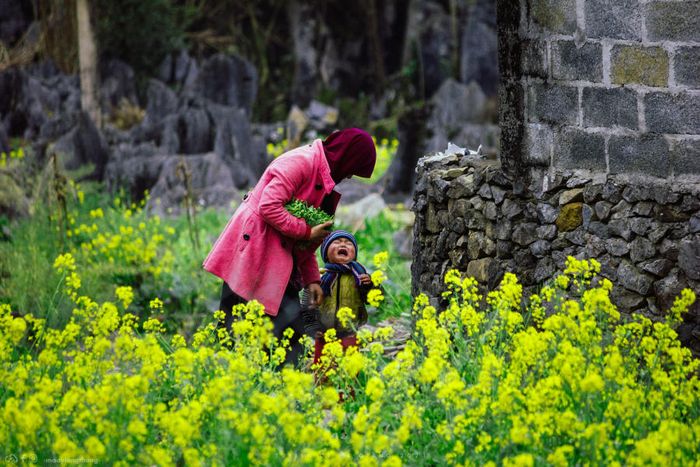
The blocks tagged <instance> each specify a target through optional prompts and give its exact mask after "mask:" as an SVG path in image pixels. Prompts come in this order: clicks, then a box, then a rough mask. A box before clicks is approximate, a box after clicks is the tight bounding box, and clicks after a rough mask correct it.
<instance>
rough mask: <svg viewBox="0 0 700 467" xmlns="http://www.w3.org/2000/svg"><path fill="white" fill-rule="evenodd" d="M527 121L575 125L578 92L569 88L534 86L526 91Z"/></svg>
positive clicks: (573, 88)
mask: <svg viewBox="0 0 700 467" xmlns="http://www.w3.org/2000/svg"><path fill="white" fill-rule="evenodd" d="M528 99H529V102H528V109H527V110H528V120H529V121H531V122H545V123H555V124H567V123H568V124H575V123H576V119H577V117H578V90H577V89H576V88H575V87H571V86H560V85H556V84H534V85H532V86H531V87H530V88H529V89H528Z"/></svg>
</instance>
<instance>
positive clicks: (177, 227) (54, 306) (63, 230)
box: [0, 185, 700, 466]
mask: <svg viewBox="0 0 700 467" xmlns="http://www.w3.org/2000/svg"><path fill="white" fill-rule="evenodd" d="M75 190H76V191H75V193H74V196H73V197H69V205H68V208H67V209H66V211H60V210H58V211H57V210H56V209H54V210H52V211H51V212H52V215H51V216H48V215H47V216H43V215H36V216H35V218H34V220H32V221H31V222H32V223H31V224H30V225H23V224H18V225H16V226H14V230H13V236H12V238H11V241H9V242H7V241H6V242H4V243H0V248H1V249H2V251H1V252H2V258H3V259H2V263H1V264H0V266H1V267H2V271H3V277H4V278H3V282H2V287H0V292H1V293H0V298H1V300H0V359H1V364H0V372H1V373H2V376H1V377H0V381H2V386H1V389H0V421H1V422H0V446H1V447H2V452H0V454H3V455H4V456H5V459H10V460H14V459H16V460H17V461H18V462H22V463H24V464H34V463H40V464H43V463H47V462H91V463H105V464H117V465H133V464H149V465H342V464H349V465H363V466H365V465H366V466H372V465H389V466H392V465H505V466H510V465H575V464H588V465H601V464H617V465H623V464H624V465H697V459H698V458H699V457H700V448H699V446H700V418H699V415H700V382H699V380H698V374H699V372H698V368H699V366H700V363H699V362H698V361H697V360H693V359H692V357H691V355H690V352H689V351H688V350H687V349H685V348H683V347H681V346H680V344H679V342H678V339H677V336H676V333H675V331H674V327H675V326H676V325H677V324H678V323H679V322H680V320H681V316H682V313H683V312H684V311H685V310H687V308H688V307H689V306H690V305H691V304H692V303H693V301H694V300H695V296H694V294H693V292H691V291H690V290H686V291H684V292H683V293H682V294H681V296H680V297H678V299H677V300H676V303H675V305H674V306H673V308H672V309H671V310H670V311H669V312H668V314H667V317H666V320H665V321H664V322H651V321H650V320H648V319H646V318H644V317H641V316H636V317H634V318H633V319H631V320H628V321H624V320H623V318H622V317H621V316H620V314H619V313H618V312H617V310H616V309H615V307H614V306H613V305H612V304H611V302H610V298H609V296H610V291H611V288H612V284H611V283H610V282H609V281H607V280H606V279H603V278H600V277H599V276H598V275H597V273H598V272H599V268H600V265H599V264H598V263H597V262H596V261H595V260H589V261H579V260H575V259H573V258H570V259H569V261H568V263H567V268H566V270H565V271H563V273H562V274H560V275H559V276H557V277H556V278H553V279H552V280H551V281H550V282H549V283H548V284H547V285H545V286H543V287H542V288H541V290H540V291H539V293H538V294H537V295H533V296H531V297H523V296H522V287H521V286H520V285H519V284H518V281H517V278H516V277H515V276H513V275H511V274H506V276H505V277H504V279H503V281H502V283H501V285H500V287H499V288H498V289H497V290H495V291H493V292H491V293H489V294H487V295H486V296H481V295H480V293H479V291H478V288H477V284H476V282H475V281H474V280H473V279H472V278H469V277H462V276H461V275H460V274H459V273H458V272H456V271H449V272H448V273H447V274H446V276H445V292H444V294H443V297H442V302H441V303H442V304H441V306H439V307H437V308H436V307H434V306H431V304H430V302H429V300H428V298H427V297H425V296H423V295H420V296H418V297H416V298H415V299H413V301H412V303H411V301H410V299H408V298H407V297H406V296H405V295H402V293H401V287H399V286H398V285H400V283H404V287H405V281H406V269H405V264H402V263H400V262H399V261H398V260H397V259H396V258H394V257H393V255H392V254H387V252H386V251H384V250H387V249H389V245H390V242H391V241H390V239H391V232H392V229H394V226H393V225H392V224H391V222H390V220H389V219H388V218H387V217H382V216H380V218H378V219H377V220H376V221H373V222H369V223H368V225H367V227H366V230H365V231H363V232H362V233H361V234H360V235H358V241H359V242H360V255H361V258H363V259H367V258H371V257H372V255H374V261H373V263H374V264H373V266H374V267H373V268H372V269H373V274H372V279H373V282H374V283H375V285H379V284H380V283H381V284H382V288H381V289H375V290H374V292H373V293H372V296H371V297H370V300H371V301H372V304H373V305H374V306H375V307H376V308H377V309H378V311H377V312H375V316H396V315H397V314H400V313H401V312H405V313H412V315H413V321H414V323H415V324H414V330H413V334H412V338H411V339H410V340H409V341H408V342H406V344H405V347H403V348H402V349H401V350H400V351H398V353H395V352H394V353H393V354H392V356H388V355H389V353H387V352H385V346H386V345H388V344H387V343H388V342H393V341H392V334H393V330H392V328H390V327H379V328H377V329H376V330H375V331H374V332H370V331H368V330H367V329H360V330H359V333H358V337H359V341H360V344H361V345H360V348H359V349H350V350H348V351H347V352H346V353H345V354H343V352H342V348H341V345H340V343H339V342H338V341H337V340H335V337H334V336H333V334H332V332H331V333H329V334H328V335H327V336H326V339H327V341H329V342H330V343H329V344H327V345H326V347H325V349H326V354H325V356H324V357H323V358H322V359H321V362H320V364H319V365H318V367H313V366H312V365H311V363H310V360H308V361H307V363H305V364H304V365H302V367H301V368H299V369H298V370H295V369H292V368H284V369H282V370H281V371H279V369H278V365H279V362H281V361H282V360H283V359H284V355H285V348H286V346H287V345H288V342H284V341H283V342H277V341H275V339H274V338H273V337H272V336H271V334H270V332H269V331H270V329H269V327H270V323H269V321H268V320H267V319H266V318H265V317H264V316H263V310H262V309H261V307H260V306H259V305H258V304H257V303H255V302H251V303H249V304H247V305H245V306H239V308H238V309H237V310H236V312H237V313H238V314H239V316H240V319H239V320H237V321H236V322H235V324H234V326H233V332H232V335H231V336H229V335H228V334H226V333H225V332H223V331H221V330H220V329H219V328H218V326H217V319H218V318H221V316H220V315H221V314H220V313H212V310H213V307H214V306H216V303H217V302H215V300H216V298H217V293H218V287H219V283H218V281H217V280H216V279H215V278H213V277H210V276H209V275H207V274H205V273H203V272H202V271H201V270H200V268H199V264H201V258H202V257H203V256H202V255H203V254H204V253H203V252H202V251H201V250H203V249H205V248H206V247H202V246H201V245H203V244H205V242H206V241H209V240H208V237H207V235H208V234H207V232H209V231H212V232H218V231H219V230H220V228H221V226H222V224H223V223H224V222H225V221H226V216H225V215H224V216H222V215H217V214H213V213H206V212H203V213H199V214H198V215H197V216H196V217H192V218H190V219H189V220H188V221H187V222H186V221H185V220H184V219H182V218H177V217H175V218H172V219H161V218H159V217H156V216H149V215H147V214H146V213H145V211H144V210H143V209H142V208H143V203H127V202H125V201H121V200H120V199H119V198H117V199H116V200H112V201H110V202H109V203H105V202H103V201H100V199H98V198H95V197H94V196H93V195H92V194H90V193H88V194H87V195H85V194H84V193H83V192H82V191H81V188H80V187H78V186H77V185H76V186H75ZM209 235H210V234H209ZM57 251H58V252H59V253H58V254H57V253H56V252H57ZM375 253H376V254H375ZM397 284H398V285H397ZM212 303H213V305H212ZM374 322H375V323H376V319H375V321H374ZM306 344H307V347H308V349H309V350H311V343H310V342H307V343H306Z"/></svg>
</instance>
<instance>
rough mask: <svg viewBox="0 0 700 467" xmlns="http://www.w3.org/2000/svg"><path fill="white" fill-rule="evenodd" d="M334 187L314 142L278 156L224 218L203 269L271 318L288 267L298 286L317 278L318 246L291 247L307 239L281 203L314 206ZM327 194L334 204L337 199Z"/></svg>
mask: <svg viewBox="0 0 700 467" xmlns="http://www.w3.org/2000/svg"><path fill="white" fill-rule="evenodd" d="M334 186H335V183H334V182H333V179H332V178H331V173H330V169H329V167H328V162H327V161H326V156H325V154H324V152H323V143H322V141H321V140H320V139H318V140H315V141H314V142H313V143H312V144H310V145H308V146H302V147H300V148H297V149H293V150H291V151H289V152H287V153H285V154H283V155H281V156H279V157H278V158H277V159H275V160H274V161H272V163H270V165H269V166H268V167H267V169H266V170H265V172H264V173H263V175H262V177H261V178H260V181H258V183H257V185H255V188H253V190H252V191H251V192H250V193H249V194H248V196H247V197H246V199H245V200H244V201H243V203H242V204H241V205H240V206H239V207H238V209H237V210H236V212H235V213H234V214H233V216H232V217H231V219H230V220H229V222H228V224H227V225H226V228H225V229H224V231H223V232H222V234H221V235H220V236H219V238H218V240H216V243H214V246H213V248H212V250H211V252H210V253H209V255H208V256H207V258H206V260H204V265H203V266H204V269H206V270H207V271H209V272H211V273H212V274H214V275H216V276H218V277H220V278H222V279H223V280H224V281H226V283H227V284H228V285H229V287H231V290H232V291H233V292H234V293H236V294H237V295H239V296H241V297H242V298H244V299H245V300H253V299H255V300H257V301H259V302H260V303H262V304H263V305H264V306H265V312H266V313H268V314H270V315H272V316H277V312H278V310H279V306H280V302H281V301H282V296H283V295H284V291H285V289H286V288H287V284H288V283H289V279H290V277H291V274H292V267H293V264H294V263H296V265H297V267H298V271H299V272H300V273H301V278H302V282H303V285H304V286H306V285H308V284H310V283H312V282H317V281H319V280H320V275H319V270H318V264H317V262H316V255H315V249H316V248H315V247H317V246H318V245H312V246H311V247H309V248H307V249H301V248H299V247H298V246H297V240H303V239H306V238H308V236H309V233H310V228H309V226H308V225H307V224H306V222H305V221H303V220H302V219H299V218H297V217H294V216H292V215H291V214H289V212H287V210H286V209H285V208H284V205H285V204H287V203H288V202H289V201H291V200H292V199H294V198H298V199H300V200H303V201H306V202H307V203H308V204H310V205H313V206H315V207H319V206H320V204H321V201H322V200H323V198H324V196H326V195H328V194H329V193H331V191H332V190H333V187H334ZM333 194H334V201H335V203H337V201H338V200H339V198H340V196H339V195H338V194H337V193H336V192H333ZM295 246H297V247H296V248H295Z"/></svg>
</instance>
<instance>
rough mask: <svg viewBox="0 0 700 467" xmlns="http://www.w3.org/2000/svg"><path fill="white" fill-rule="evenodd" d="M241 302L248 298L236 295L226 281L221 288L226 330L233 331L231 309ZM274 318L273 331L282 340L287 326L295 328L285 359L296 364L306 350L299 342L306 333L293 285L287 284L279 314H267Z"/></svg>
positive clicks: (221, 303) (297, 295)
mask: <svg viewBox="0 0 700 467" xmlns="http://www.w3.org/2000/svg"><path fill="white" fill-rule="evenodd" d="M239 303H246V300H244V299H243V298H241V297H240V296H238V295H236V294H235V293H234V292H233V291H232V290H231V288H230V287H229V286H228V284H227V283H226V282H224V284H223V286H222V288H221V302H220V303H219V309H220V310H221V311H223V312H224V314H225V318H224V322H223V326H224V327H225V328H226V330H228V331H231V325H232V324H233V321H234V316H233V313H232V311H231V310H233V307H234V306H236V305H238V304H239ZM267 317H269V318H270V319H271V320H272V325H273V329H272V333H273V334H274V336H275V337H276V338H277V339H278V340H282V338H283V335H284V331H285V329H287V328H292V329H293V330H294V335H293V336H292V338H291V339H290V340H289V342H290V345H291V349H290V350H288V351H287V356H286V358H285V359H284V364H287V363H293V364H296V363H297V362H298V360H299V357H300V356H301V354H302V353H303V351H304V348H303V346H302V345H301V344H300V343H299V339H300V338H301V337H302V336H303V335H304V323H303V321H302V318H301V305H300V304H299V293H298V292H296V291H295V290H294V289H293V288H292V287H291V286H287V290H285V292H284V296H283V297H282V303H280V308H279V312H278V313H277V316H270V315H267Z"/></svg>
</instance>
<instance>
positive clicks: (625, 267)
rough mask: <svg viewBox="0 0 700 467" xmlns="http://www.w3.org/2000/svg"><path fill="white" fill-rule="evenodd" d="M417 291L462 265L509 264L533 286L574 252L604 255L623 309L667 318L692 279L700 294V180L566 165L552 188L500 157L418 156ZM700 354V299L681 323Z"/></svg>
mask: <svg viewBox="0 0 700 467" xmlns="http://www.w3.org/2000/svg"><path fill="white" fill-rule="evenodd" d="M417 170H418V178H417V180H418V181H417V185H416V190H415V195H414V208H413V209H414V211H415V213H416V222H415V225H414V247H413V248H414V255H413V264H412V275H413V288H414V293H416V292H418V291H422V292H426V293H428V294H429V295H430V296H432V297H439V293H440V292H441V291H442V290H443V285H442V280H443V278H444V274H445V271H447V270H448V269H450V268H457V269H459V270H461V271H463V272H466V273H467V274H469V275H472V276H474V277H475V278H476V279H477V280H479V281H480V283H481V284H482V285H484V286H486V287H488V288H493V287H495V286H496V285H497V284H498V282H499V281H500V278H501V277H502V275H503V273H504V272H506V271H512V272H514V273H516V274H517V276H518V278H519V280H520V281H521V283H522V284H523V285H524V286H525V289H526V291H534V290H535V289H536V288H537V287H538V286H540V285H542V284H543V283H546V282H547V281H548V280H550V279H551V278H552V276H553V275H554V273H555V272H556V271H558V270H559V271H561V270H563V268H564V263H565V260H566V257H567V256H569V255H571V256H575V257H577V258H596V259H597V260H599V261H600V263H601V265H602V272H601V274H602V275H603V276H605V277H607V278H609V279H610V280H611V281H612V282H613V283H614V284H615V287H614V289H613V290H614V293H613V295H612V299H613V302H614V303H615V304H616V305H617V306H618V308H619V309H620V310H621V311H623V312H631V311H639V312H642V313H645V314H647V315H649V316H651V317H652V318H659V317H661V316H662V315H663V312H664V311H666V310H667V309H668V308H669V307H670V306H671V304H672V302H673V299H674V297H675V296H676V295H677V294H678V293H679V292H680V290H681V289H683V288H685V287H690V288H691V289H692V290H694V291H695V292H696V293H697V294H699V296H700V185H698V184H682V183H675V184H668V183H666V182H665V181H663V180H658V179H652V178H646V179H640V180H635V183H631V181H630V179H629V178H628V177H618V176H616V175H607V176H600V175H593V176H591V175H590V174H589V173H588V172H582V171H560V172H558V173H557V174H555V175H554V176H552V177H550V178H549V182H548V185H549V186H548V187H547V189H546V190H541V189H540V186H539V184H538V182H536V181H532V182H531V184H530V185H526V184H525V183H524V182H523V178H522V177H520V178H518V177H510V176H508V175H507V174H506V173H504V172H503V171H502V170H501V164H500V163H499V162H495V161H486V160H474V159H472V158H470V157H469V156H459V155H447V156H445V155H436V156H431V157H424V158H422V159H421V160H420V161H419V164H418V169H417ZM679 334H680V336H681V340H682V341H683V342H685V343H686V344H687V345H690V346H691V348H692V349H693V350H694V352H696V353H697V354H698V355H700V303H696V304H695V306H694V308H693V310H691V313H689V314H688V315H687V316H686V320H685V323H684V324H683V325H682V326H681V328H680V329H679Z"/></svg>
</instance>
